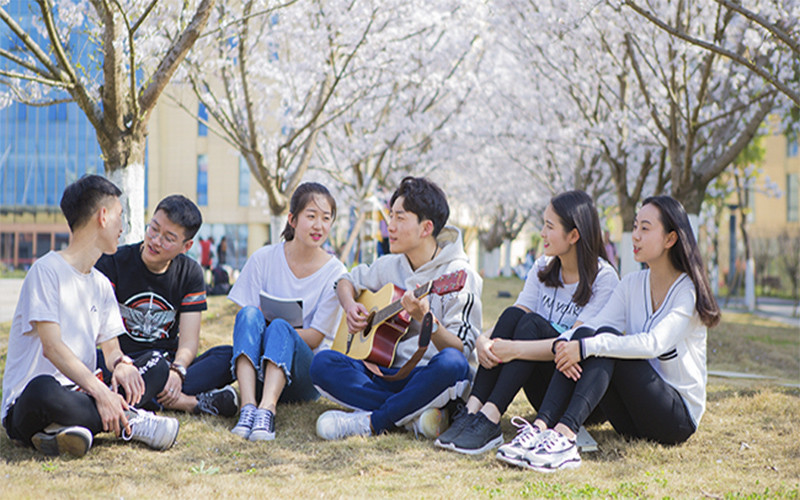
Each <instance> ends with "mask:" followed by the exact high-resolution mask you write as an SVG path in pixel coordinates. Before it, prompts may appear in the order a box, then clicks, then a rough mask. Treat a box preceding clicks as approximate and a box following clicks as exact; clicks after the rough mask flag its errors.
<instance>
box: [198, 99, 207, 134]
mask: <svg viewBox="0 0 800 500" xmlns="http://www.w3.org/2000/svg"><path fill="white" fill-rule="evenodd" d="M197 117H198V118H199V120H197V136H198V137H208V125H206V123H208V110H207V109H206V107H205V106H204V105H203V103H202V102H201V103H200V104H199V105H198V107H197Z"/></svg>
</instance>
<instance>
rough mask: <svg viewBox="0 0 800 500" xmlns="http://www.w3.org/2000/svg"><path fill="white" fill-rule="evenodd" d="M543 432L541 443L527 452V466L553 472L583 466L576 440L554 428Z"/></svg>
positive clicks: (540, 470) (525, 458)
mask: <svg viewBox="0 0 800 500" xmlns="http://www.w3.org/2000/svg"><path fill="white" fill-rule="evenodd" d="M543 434H544V436H543V438H542V441H541V444H540V445H539V446H538V447H536V449H534V450H531V451H530V452H528V453H526V454H525V457H524V460H525V467H528V468H529V469H533V470H535V471H539V472H553V471H557V470H560V469H576V468H578V467H580V466H581V455H580V453H578V445H577V444H576V443H575V441H572V440H570V439H567V438H566V437H565V436H563V435H561V434H559V433H558V432H556V431H554V430H552V429H548V430H546V431H544V433H543Z"/></svg>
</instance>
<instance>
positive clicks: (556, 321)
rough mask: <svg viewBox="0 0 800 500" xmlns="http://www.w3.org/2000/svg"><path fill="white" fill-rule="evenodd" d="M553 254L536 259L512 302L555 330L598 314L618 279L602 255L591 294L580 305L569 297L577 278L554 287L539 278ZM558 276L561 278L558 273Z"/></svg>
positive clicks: (568, 326) (576, 285)
mask: <svg viewBox="0 0 800 500" xmlns="http://www.w3.org/2000/svg"><path fill="white" fill-rule="evenodd" d="M553 258H554V257H547V256H544V255H543V256H541V257H539V258H538V259H536V262H534V264H533V267H531V269H530V271H528V276H527V277H526V278H525V286H523V288H522V291H521V292H520V293H519V297H517V302H516V303H515V304H514V305H520V306H525V307H527V308H528V309H530V310H531V311H533V312H535V313H537V314H539V315H540V316H542V317H543V318H545V319H546V320H548V321H549V322H550V323H553V325H554V327H555V328H556V329H557V330H560V331H564V330H566V329H568V328H572V325H574V324H575V322H576V321H578V320H580V321H582V322H584V323H586V322H587V321H588V320H589V319H591V318H593V317H595V316H597V314H598V313H599V312H600V310H601V309H602V308H603V306H604V305H605V304H606V302H607V301H608V298H609V297H611V293H612V292H613V291H614V288H615V287H616V286H617V283H619V278H618V277H617V272H616V271H615V270H614V268H613V267H611V264H609V263H608V262H606V261H605V260H603V259H597V265H598V267H599V269H598V271H597V276H595V279H594V283H593V284H592V296H591V297H590V298H589V302H587V303H586V304H584V305H583V306H579V305H577V304H575V302H574V301H573V300H572V296H573V295H575V290H577V288H578V282H575V283H571V284H569V285H563V286H560V287H558V288H553V287H549V286H546V285H545V284H544V283H542V282H541V281H539V271H540V270H542V269H544V268H545V267H547V264H548V263H550V261H551V260H552V259H553ZM559 279H562V278H561V275H560V274H559ZM562 283H563V281H562Z"/></svg>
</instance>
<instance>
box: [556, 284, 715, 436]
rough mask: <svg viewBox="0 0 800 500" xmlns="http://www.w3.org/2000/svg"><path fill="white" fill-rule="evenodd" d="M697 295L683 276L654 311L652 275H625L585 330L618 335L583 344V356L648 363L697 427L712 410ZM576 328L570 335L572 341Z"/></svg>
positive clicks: (704, 327) (593, 339)
mask: <svg viewBox="0 0 800 500" xmlns="http://www.w3.org/2000/svg"><path fill="white" fill-rule="evenodd" d="M696 299H697V293H696V291H695V288H694V283H692V280H691V278H690V277H689V276H688V275H687V274H685V273H684V274H681V275H680V276H679V277H678V279H676V280H675V282H674V283H673V284H672V286H671V287H670V289H669V291H668V292H667V296H666V297H665V298H664V301H663V302H662V304H661V306H660V307H659V308H658V309H657V310H655V311H653V310H652V300H651V297H650V270H649V269H648V270H644V271H639V272H637V273H631V274H628V275H627V276H625V277H624V278H623V279H622V281H620V283H619V285H618V286H617V287H616V289H615V290H614V293H613V294H611V298H610V299H609V300H608V303H607V304H606V306H605V307H604V308H603V310H602V311H601V312H600V313H599V314H598V315H597V316H595V317H594V318H587V319H586V321H585V323H584V325H583V326H587V327H590V328H592V329H597V328H600V327H603V326H610V327H613V328H614V329H616V330H618V331H620V332H622V333H623V334H624V335H622V336H617V335H614V334H612V333H601V334H598V335H595V336H594V337H590V338H587V339H584V340H583V355H584V356H586V357H589V356H600V357H608V358H626V359H647V360H648V361H649V362H650V364H651V365H652V366H653V369H655V371H656V373H658V375H659V376H660V377H661V378H662V379H663V380H664V381H665V382H667V383H668V384H669V385H671V386H672V387H674V388H675V390H677V391H678V393H679V394H680V395H681V397H682V398H683V401H684V403H685V404H686V407H687V408H688V409H689V413H690V414H691V416H692V420H693V421H694V424H695V426H697V425H698V424H699V423H700V418H701V417H702V416H703V413H704V412H705V407H706V381H707V372H706V335H707V329H706V326H705V324H703V322H702V321H701V320H700V316H699V315H698V313H697V310H696V309H695V302H696ZM574 331H575V329H572V330H568V331H566V332H564V334H563V335H562V338H565V339H569V338H571V337H572V333H573V332H574Z"/></svg>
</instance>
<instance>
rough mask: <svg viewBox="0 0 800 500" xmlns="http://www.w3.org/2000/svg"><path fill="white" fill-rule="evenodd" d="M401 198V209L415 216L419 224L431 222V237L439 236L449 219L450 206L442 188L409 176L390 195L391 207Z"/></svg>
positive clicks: (422, 178)
mask: <svg viewBox="0 0 800 500" xmlns="http://www.w3.org/2000/svg"><path fill="white" fill-rule="evenodd" d="M401 196H402V197H403V208H404V209H406V210H407V211H409V212H411V213H413V214H416V216H417V218H419V221H420V222H422V221H424V220H429V221H431V222H433V237H434V238H435V237H437V236H439V232H440V231H441V230H442V228H443V227H444V225H445V224H447V219H448V218H449V217H450V206H449V205H448V204H447V197H446V196H445V195H444V191H442V188H440V187H439V186H438V185H436V183H435V182H433V181H430V180H428V179H426V178H424V177H411V176H409V177H406V178H404V179H403V180H402V181H400V186H399V187H398V188H397V190H395V192H394V194H392V199H391V202H390V204H391V206H394V202H395V201H396V200H397V198H400V197H401Z"/></svg>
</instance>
